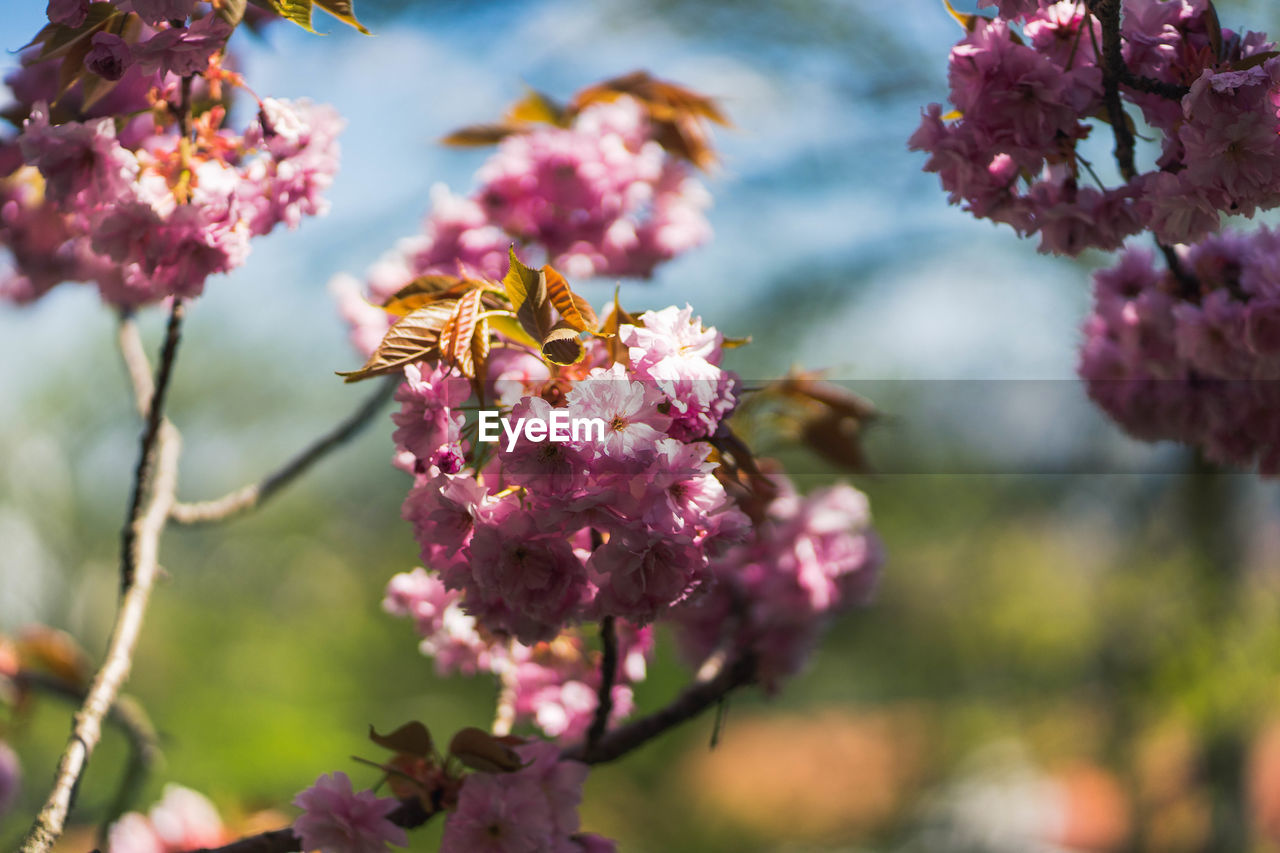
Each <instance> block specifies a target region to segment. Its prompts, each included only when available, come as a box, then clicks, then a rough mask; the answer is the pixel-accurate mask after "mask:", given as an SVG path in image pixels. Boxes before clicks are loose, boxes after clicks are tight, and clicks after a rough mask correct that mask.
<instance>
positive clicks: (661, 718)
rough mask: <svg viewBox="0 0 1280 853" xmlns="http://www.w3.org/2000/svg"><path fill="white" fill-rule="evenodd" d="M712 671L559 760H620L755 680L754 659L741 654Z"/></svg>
mask: <svg viewBox="0 0 1280 853" xmlns="http://www.w3.org/2000/svg"><path fill="white" fill-rule="evenodd" d="M712 670H713V671H711V672H707V673H703V674H701V675H700V677H699V678H698V680H697V681H695V682H693V684H691V685H689V686H688V687H686V688H685V689H684V691H683V692H682V693H681V694H680V695H679V696H677V697H676V698H675V699H674V700H673V701H672V702H671V704H669V705H667V706H666V707H665V708H663V709H661V710H659V711H655V712H654V713H652V714H650V715H648V716H647V717H641V718H640V719H638V720H633V721H632V722H630V723H627V724H626V725H624V726H619V727H618V728H616V729H614V730H613V731H611V732H608V733H607V734H605V735H604V736H603V737H601V738H600V740H599V741H598V742H597V743H596V744H595V747H594V748H593V749H590V750H588V748H587V745H586V744H585V743H582V744H578V745H576V746H572V747H569V748H568V749H566V750H565V751H564V752H562V753H561V755H560V757H561V758H562V759H563V760H567V761H582V762H585V763H587V764H604V763H606V762H609V761H613V760H615V759H618V758H621V757H622V756H624V755H626V754H627V753H629V752H631V751H632V750H634V749H637V748H638V747H640V746H643V745H644V744H645V743H647V742H649V741H650V740H653V739H654V738H655V737H657V736H658V735H660V734H662V733H663V732H665V731H667V730H668V729H670V728H673V727H675V726H678V725H679V724H681V723H683V722H685V721H686V720H690V719H692V718H694V717H696V716H697V715H698V714H701V713H702V712H703V711H705V710H706V709H708V708H710V707H711V706H713V705H715V704H716V703H717V702H719V701H720V699H721V698H722V697H724V696H725V695H726V694H727V693H729V692H730V691H731V690H734V689H735V688H738V687H744V686H746V685H748V684H751V683H752V682H753V681H754V680H755V673H756V660H755V656H754V655H752V654H750V653H745V654H743V655H741V656H739V657H736V658H734V659H733V660H732V662H730V663H728V664H727V665H724V666H719V667H713V668H712Z"/></svg>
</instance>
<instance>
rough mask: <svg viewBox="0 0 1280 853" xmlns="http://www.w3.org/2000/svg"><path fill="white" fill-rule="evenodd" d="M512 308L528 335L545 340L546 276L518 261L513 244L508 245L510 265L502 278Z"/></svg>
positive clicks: (548, 326)
mask: <svg viewBox="0 0 1280 853" xmlns="http://www.w3.org/2000/svg"><path fill="white" fill-rule="evenodd" d="M502 286H503V287H504V288H505V289H506V291H507V299H508V300H510V302H511V310H512V311H513V312H515V315H516V319H517V320H519V321H520V325H521V326H522V327H523V328H524V330H525V331H526V332H528V333H529V336H530V337H531V338H533V339H534V340H536V341H545V340H546V339H547V335H549V334H550V333H551V326H552V323H551V302H550V301H549V300H548V299H547V277H546V276H545V275H544V274H543V273H541V272H539V271H538V270H535V269H530V268H529V267H527V266H525V265H524V264H522V263H520V259H519V258H517V257H516V247H515V246H512V247H511V266H510V267H509V268H508V269H507V274H506V276H505V277H504V278H503V279H502Z"/></svg>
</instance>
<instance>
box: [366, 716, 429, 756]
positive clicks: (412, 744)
mask: <svg viewBox="0 0 1280 853" xmlns="http://www.w3.org/2000/svg"><path fill="white" fill-rule="evenodd" d="M369 740H371V741H373V742H374V743H376V744H377V745H378V746H381V747H384V748H386V749H389V750H391V751H392V752H402V753H405V754H406V755H416V756H418V757H419V758H430V757H431V755H432V754H433V753H434V752H435V744H434V743H433V742H432V740H431V732H430V731H428V730H427V727H426V726H424V725H423V724H422V723H419V722H418V721H417V720H414V721H413V722H409V723H405V724H404V725H403V726H401V727H400V728H398V729H396V730H395V731H393V732H391V733H390V734H385V735H380V734H378V732H377V730H375V729H374V727H373V726H369Z"/></svg>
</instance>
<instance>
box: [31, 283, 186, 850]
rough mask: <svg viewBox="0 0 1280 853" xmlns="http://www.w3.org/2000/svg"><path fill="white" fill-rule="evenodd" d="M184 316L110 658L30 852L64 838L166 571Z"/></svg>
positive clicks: (129, 522)
mask: <svg viewBox="0 0 1280 853" xmlns="http://www.w3.org/2000/svg"><path fill="white" fill-rule="evenodd" d="M182 313H183V312H182V302H181V301H180V300H177V299H175V300H174V302H173V307H172V308H171V310H170V312H169V324H168V329H167V331H166V334H165V341H164V347H163V348H162V350H161V354H160V366H159V369H158V370H157V373H156V379H155V393H154V394H153V395H151V399H150V401H149V405H148V406H147V418H146V425H145V426H144V428H143V431H142V439H141V442H140V447H139V449H138V464H137V467H136V468H135V469H134V479H133V496H132V498H131V500H130V502H129V513H128V515H127V517H126V521H125V526H124V530H123V531H122V532H121V535H120V540H121V555H120V578H121V591H120V603H119V606H118V609H117V611H116V621H115V625H114V626H113V627H112V629H111V638H110V640H109V641H108V643H107V653H106V657H105V659H104V660H103V663H102V666H101V667H100V668H99V669H98V672H97V674H96V675H95V676H94V678H93V682H92V683H91V684H90V685H89V689H88V691H87V692H86V694H85V696H84V701H83V703H82V704H81V707H80V710H79V712H77V713H76V715H75V718H74V721H73V723H72V728H71V737H70V739H69V740H68V741H67V746H66V748H65V749H64V750H63V753H62V757H61V759H60V760H59V762H58V770H57V773H56V774H55V776H54V784H53V789H52V790H51V791H50V792H49V796H48V798H47V799H46V801H45V804H44V807H43V808H42V809H41V810H40V814H39V815H37V816H36V820H35V823H34V824H32V827H31V830H30V831H29V832H28V833H27V837H26V839H25V840H24V841H23V845H22V851H23V853H47V851H49V850H50V849H52V847H53V845H54V843H55V842H56V841H57V840H58V837H59V836H60V835H61V834H62V830H63V828H64V827H65V826H66V821H67V814H68V812H70V810H71V804H72V802H73V801H74V800H75V795H76V789H77V788H78V787H79V784H80V777H81V775H82V774H83V773H84V768H85V766H86V765H87V764H88V763H89V758H90V756H91V755H93V750H94V749H95V748H96V747H97V745H98V741H99V740H100V739H101V737H102V721H103V719H104V718H105V717H106V716H107V715H108V714H109V713H110V711H111V708H112V707H113V706H114V705H115V704H116V698H117V696H118V695H119V693H120V688H121V686H122V685H123V684H124V682H125V680H126V679H128V677H129V670H130V668H131V667H132V665H133V650H134V648H135V647H136V646H137V643H138V635H139V634H140V633H141V631H142V622H143V618H144V617H145V615H146V611H147V603H148V601H149V600H150V598H151V588H152V586H153V585H154V582H155V578H156V574H157V573H158V571H159V560H158V558H159V550H160V534H161V532H162V531H163V530H164V526H165V522H166V520H167V519H168V517H169V508H170V506H171V505H172V504H173V496H174V491H175V489H176V488H177V479H178V450H179V445H180V443H181V439H180V437H179V435H178V431H177V430H176V429H174V427H173V425H172V424H170V423H169V422H168V421H166V420H165V418H164V402H165V395H166V391H167V389H168V387H169V379H170V378H171V376H172V375H173V364H174V361H175V359H176V358H177V354H178V343H179V341H180V340H181V333H182ZM129 358H131V356H129V355H126V359H129Z"/></svg>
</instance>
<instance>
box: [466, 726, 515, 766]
mask: <svg viewBox="0 0 1280 853" xmlns="http://www.w3.org/2000/svg"><path fill="white" fill-rule="evenodd" d="M449 754H450V755H452V756H454V757H455V758H457V759H458V760H459V761H461V762H462V763H463V764H465V765H466V766H467V767H470V768H471V769H472V770H479V771H481V772H483V773H513V772H515V771H516V770H519V769H520V768H521V767H523V766H524V764H523V762H521V761H520V756H519V755H517V754H516V751H515V750H514V749H512V748H511V747H509V746H507V745H506V744H504V743H502V741H500V740H498V739H497V738H496V737H494V736H493V735H491V734H489V733H488V732H486V731H483V730H481V729H477V728H474V727H470V728H465V729H462V730H461V731H459V732H458V733H457V734H456V735H454V736H453V740H451V741H449Z"/></svg>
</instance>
